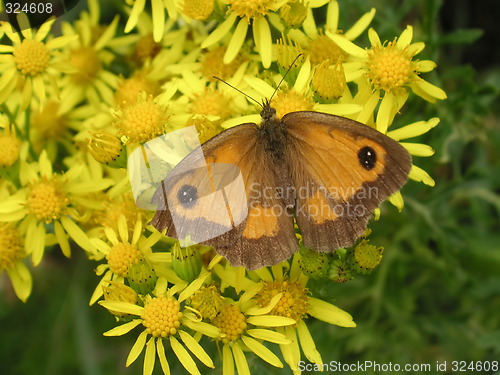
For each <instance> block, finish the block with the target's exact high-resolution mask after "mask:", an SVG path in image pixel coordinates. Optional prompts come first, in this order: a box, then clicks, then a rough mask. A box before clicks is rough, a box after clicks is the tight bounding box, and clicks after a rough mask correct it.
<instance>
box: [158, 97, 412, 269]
mask: <svg viewBox="0 0 500 375" xmlns="http://www.w3.org/2000/svg"><path fill="white" fill-rule="evenodd" d="M261 117H262V123H261V124H260V126H258V125H256V124H253V123H248V124H242V125H239V126H235V127H233V128H230V129H228V130H225V131H223V132H222V133H220V134H218V135H217V136H215V137H214V138H212V139H210V140H209V141H207V142H206V143H204V144H203V145H201V150H200V149H198V150H195V151H197V152H195V151H193V152H192V153H191V154H189V155H188V156H186V157H185V158H184V159H183V160H182V161H181V162H180V164H178V165H177V166H176V167H175V168H174V169H173V170H172V172H171V173H170V174H169V175H168V176H167V177H166V178H165V180H164V181H163V183H162V187H161V188H158V190H157V191H156V193H155V197H154V198H153V199H154V200H155V199H156V200H157V201H158V200H164V201H165V202H164V205H163V206H162V208H164V209H162V210H158V211H156V214H155V216H154V218H153V220H152V224H153V226H155V227H156V229H158V230H160V231H162V230H166V232H165V234H166V235H167V236H169V237H174V238H178V234H177V233H178V232H179V230H181V231H182V229H183V228H184V227H189V228H190V233H191V235H192V236H194V237H197V236H198V234H199V237H198V239H196V238H195V240H196V242H201V243H202V244H204V245H211V246H214V247H215V250H216V252H217V253H218V254H220V255H222V256H224V257H225V258H227V259H228V260H229V262H230V263H231V265H233V266H244V267H246V268H247V269H250V270H253V269H257V268H261V267H265V266H269V265H273V264H277V263H280V262H282V261H284V260H286V259H288V258H289V257H290V256H291V255H292V254H293V253H295V252H296V251H297V250H298V243H297V238H296V235H295V231H294V218H295V220H296V223H297V225H298V227H299V229H300V233H301V234H302V240H303V243H304V245H305V246H307V247H309V248H311V249H315V250H317V251H322V252H332V251H335V250H337V249H338V248H340V247H347V246H351V245H353V244H354V242H355V241H356V239H357V238H358V237H359V236H360V235H362V234H363V232H364V230H365V228H366V225H367V222H368V219H369V218H370V215H371V212H372V211H373V209H375V208H376V207H378V206H379V204H380V203H381V202H382V201H383V200H385V199H386V198H387V197H389V196H390V195H391V194H393V193H394V192H396V191H397V190H398V189H400V188H401V186H403V184H404V183H405V182H406V180H407V178H408V173H409V171H410V169H411V157H410V155H409V154H408V152H407V151H406V150H405V149H404V148H403V147H402V146H401V145H400V144H399V143H397V142H396V141H394V140H393V139H391V138H389V137H387V136H386V135H384V134H382V133H380V132H378V131H377V130H375V129H372V128H370V127H369V126H366V125H363V124H361V123H359V122H356V121H354V120H350V119H347V118H343V117H339V116H334V115H330V114H326V113H319V112H310V111H300V112H292V113H288V114H286V115H285V116H283V118H281V119H278V118H277V117H276V111H275V109H274V108H272V107H271V106H270V103H269V101H266V102H265V103H264V104H263V109H262V112H261ZM200 151H202V152H200ZM202 158H205V161H206V163H207V164H206V165H205V164H204V160H202ZM219 163H221V164H219ZM204 165H205V166H204ZM217 165H222V166H224V165H225V166H228V165H229V166H237V167H238V168H239V169H238V168H237V169H236V170H238V171H239V172H241V177H242V181H243V184H244V191H245V194H246V197H245V198H246V205H245V207H243V208H238V204H235V202H234V201H235V200H237V201H238V202H240V201H241V199H240V198H241V197H236V196H237V194H235V195H232V193H231V191H226V193H225V194H224V202H225V204H223V205H222V206H223V207H222V209H221V207H220V206H221V205H220V204H219V205H218V206H217V205H216V204H215V203H214V200H213V199H204V197H205V198H206V196H208V195H210V194H209V193H213V192H215V191H216V190H217V189H218V188H220V186H229V184H230V182H231V181H233V180H235V173H234V170H231V169H230V168H229V169H227V168H226V169H224V168H222V169H219V171H218V172H217V171H216V170H215V166H217ZM224 170H226V171H227V173H224ZM215 174H218V175H219V179H218V182H217V183H215V182H214V176H215ZM221 176H222V177H221ZM224 178H226V181H224ZM215 185H218V187H217V186H215ZM238 202H236V203H238ZM216 206H217V207H216ZM235 207H236V208H235ZM224 210H226V211H227V212H228V211H231V212H230V213H229V219H228V218H227V216H228V215H227V212H224ZM223 216H225V217H226V218H225V219H222V217H223ZM173 218H174V219H177V220H176V224H175V225H174V219H173ZM179 218H180V219H179ZM220 233H222V234H220ZM204 238H205V239H206V238H208V239H207V240H203V239H204Z"/></svg>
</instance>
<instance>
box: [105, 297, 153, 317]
mask: <svg viewBox="0 0 500 375" xmlns="http://www.w3.org/2000/svg"><path fill="white" fill-rule="evenodd" d="M99 305H101V306H102V307H104V308H106V309H108V310H112V311H119V312H122V313H125V314H132V315H137V316H141V315H142V312H143V310H144V307H142V306H137V305H134V304H133V303H130V302H122V301H111V300H104V301H99Z"/></svg>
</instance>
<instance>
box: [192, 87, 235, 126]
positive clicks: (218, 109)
mask: <svg viewBox="0 0 500 375" xmlns="http://www.w3.org/2000/svg"><path fill="white" fill-rule="evenodd" d="M231 108H232V107H231V99H229V98H227V97H226V96H225V95H224V94H223V93H221V92H219V91H217V90H215V89H214V88H213V87H210V88H206V89H205V90H204V91H203V93H201V94H196V95H195V98H194V100H193V104H192V107H191V112H193V113H195V114H198V115H205V116H219V117H220V118H221V119H222V120H225V119H227V118H229V117H230V116H231V113H232V110H231Z"/></svg>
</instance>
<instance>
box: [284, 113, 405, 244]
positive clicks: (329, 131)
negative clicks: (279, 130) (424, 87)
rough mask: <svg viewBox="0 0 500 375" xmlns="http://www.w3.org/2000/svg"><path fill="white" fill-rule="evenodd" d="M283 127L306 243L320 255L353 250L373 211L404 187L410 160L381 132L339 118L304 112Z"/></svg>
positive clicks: (287, 117) (287, 119) (298, 217)
mask: <svg viewBox="0 0 500 375" xmlns="http://www.w3.org/2000/svg"><path fill="white" fill-rule="evenodd" d="M282 122H284V124H285V125H286V129H287V132H288V134H289V144H288V147H287V150H288V153H287V159H288V163H289V165H290V170H291V171H292V172H291V174H292V182H293V184H294V186H295V191H296V207H295V215H296V220H297V223H298V225H299V228H300V230H301V233H302V237H303V241H304V244H305V245H306V246H308V247H310V248H312V249H315V250H319V251H334V250H336V249H337V248H339V247H345V246H350V245H352V244H353V243H354V241H355V240H356V239H357V238H358V237H359V236H360V235H361V234H362V233H363V231H364V230H365V227H366V223H367V221H368V219H369V218H370V215H371V212H372V211H373V209H374V208H376V207H378V205H379V204H380V203H381V202H382V201H383V200H385V199H386V198H387V197H389V196H390V195H391V194H393V193H394V192H396V191H397V190H398V189H399V188H401V186H402V185H403V184H404V183H405V182H406V180H407V176H408V173H409V171H410V168H411V158H410V155H409V154H408V152H407V151H406V150H405V149H404V148H403V147H402V146H401V145H399V144H398V143H397V142H396V141H394V140H392V139H390V138H389V137H387V136H385V135H383V134H382V133H380V132H378V131H376V130H374V129H372V128H370V127H368V126H366V125H363V124H361V123H358V122H356V121H353V120H350V119H346V118H343V117H338V116H333V115H328V114H324V113H318V112H306V111H304V112H293V113H289V114H287V115H285V116H284V117H283V119H282Z"/></svg>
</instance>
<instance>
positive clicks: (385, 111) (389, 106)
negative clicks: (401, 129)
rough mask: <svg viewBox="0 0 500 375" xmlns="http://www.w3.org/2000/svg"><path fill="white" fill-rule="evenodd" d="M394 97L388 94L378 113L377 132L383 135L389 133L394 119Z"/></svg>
mask: <svg viewBox="0 0 500 375" xmlns="http://www.w3.org/2000/svg"><path fill="white" fill-rule="evenodd" d="M394 114H395V111H394V95H393V94H392V93H391V92H386V93H385V95H384V98H383V99H382V102H381V103H380V107H379V109H378V112H377V121H376V123H377V130H378V131H379V132H381V133H382V134H385V133H386V132H387V128H388V127H389V125H390V123H391V122H392V119H393V118H394Z"/></svg>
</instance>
